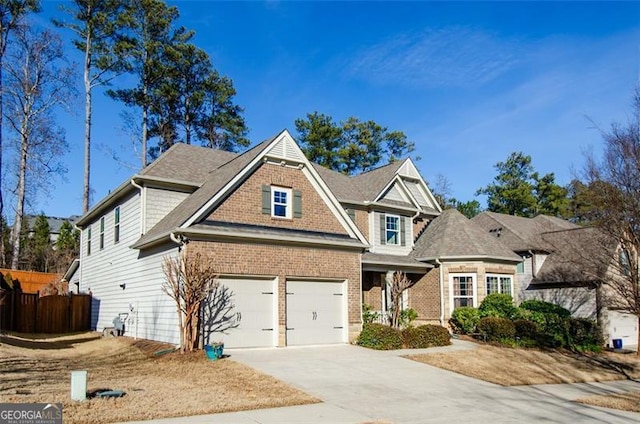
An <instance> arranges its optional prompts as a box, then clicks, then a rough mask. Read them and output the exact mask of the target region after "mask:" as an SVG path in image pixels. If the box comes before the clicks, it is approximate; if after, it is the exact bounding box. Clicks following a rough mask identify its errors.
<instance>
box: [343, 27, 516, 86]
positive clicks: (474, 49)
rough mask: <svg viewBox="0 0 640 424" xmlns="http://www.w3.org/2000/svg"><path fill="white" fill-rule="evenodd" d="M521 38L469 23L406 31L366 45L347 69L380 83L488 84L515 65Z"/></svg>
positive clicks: (356, 75)
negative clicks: (505, 36) (509, 37)
mask: <svg viewBox="0 0 640 424" xmlns="http://www.w3.org/2000/svg"><path fill="white" fill-rule="evenodd" d="M520 51H521V48H520V46H519V44H518V43H517V42H515V41H513V40H503V39H500V38H498V37H497V36H495V35H493V34H490V33H487V32H485V31H482V30H474V29H471V28H465V27H458V26H456V27H447V28H442V29H430V30H426V31H424V32H421V33H416V34H403V35H399V36H396V37H394V38H391V39H388V40H386V41H383V42H382V43H379V44H375V45H373V46H370V47H367V48H365V49H363V50H361V51H360V52H357V53H356V54H355V56H354V57H353V58H352V59H350V60H349V63H348V65H347V67H346V70H347V73H348V74H349V75H350V76H352V77H356V78H362V79H365V80H368V81H371V82H374V83H378V84H392V85H398V84H399V85H409V86H419V87H442V86H444V87H462V88H468V87H473V86H480V85H484V84H486V83H488V82H490V81H493V80H495V79H496V78H498V77H500V76H501V75H503V74H505V73H506V72H508V71H509V70H511V69H513V68H514V67H516V66H517V65H518V64H519V63H520V61H521V58H520V57H519V52H520Z"/></svg>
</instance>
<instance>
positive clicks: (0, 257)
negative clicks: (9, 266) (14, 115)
mask: <svg viewBox="0 0 640 424" xmlns="http://www.w3.org/2000/svg"><path fill="white" fill-rule="evenodd" d="M2 56H4V51H3V52H2ZM2 56H0V219H2V218H4V200H3V196H2V169H3V168H2V124H3V118H4V115H3V113H4V112H3V109H2V103H3V99H2V98H3V85H2V65H3V63H2V62H3V60H2ZM5 259H6V258H5V252H4V231H2V228H0V267H2V268H4V267H5V265H6V264H5Z"/></svg>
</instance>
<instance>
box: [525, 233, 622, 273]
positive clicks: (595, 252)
mask: <svg viewBox="0 0 640 424" xmlns="http://www.w3.org/2000/svg"><path fill="white" fill-rule="evenodd" d="M541 237H542V238H543V239H544V240H545V242H547V243H548V244H549V245H550V246H551V247H552V249H553V252H552V253H551V254H550V255H549V256H548V257H547V258H546V259H545V261H544V263H543V264H542V267H541V268H540V270H539V271H538V273H537V274H536V276H535V278H534V279H533V281H532V283H533V284H534V285H541V284H543V285H552V284H564V285H566V284H569V285H572V284H573V285H582V284H588V283H597V282H600V281H602V280H603V279H604V278H605V276H606V274H607V270H608V269H609V265H610V264H611V261H613V260H614V259H615V255H614V253H615V250H616V247H617V243H616V242H615V240H613V239H612V238H611V237H608V236H606V235H604V234H603V233H602V232H601V231H599V230H598V229H596V228H591V227H578V228H572V229H567V230H560V231H552V232H547V233H543V234H542V235H541Z"/></svg>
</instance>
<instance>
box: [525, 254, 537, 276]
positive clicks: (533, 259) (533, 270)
mask: <svg viewBox="0 0 640 424" xmlns="http://www.w3.org/2000/svg"><path fill="white" fill-rule="evenodd" d="M527 253H528V254H530V255H531V276H532V277H533V278H536V274H537V271H536V257H535V255H534V254H533V252H532V251H531V250H527Z"/></svg>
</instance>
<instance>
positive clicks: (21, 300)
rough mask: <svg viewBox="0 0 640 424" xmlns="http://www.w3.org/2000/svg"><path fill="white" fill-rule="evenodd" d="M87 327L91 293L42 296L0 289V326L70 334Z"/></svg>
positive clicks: (26, 331) (89, 315)
mask: <svg viewBox="0 0 640 424" xmlns="http://www.w3.org/2000/svg"><path fill="white" fill-rule="evenodd" d="M90 327H91V295H88V294H75V295H69V296H57V295H54V296H44V297H38V295H37V294H30V293H18V292H14V291H11V292H4V293H3V292H2V291H0V329H2V330H6V331H16V332H19V333H49V334H54V333H71V332H76V331H87V330H89V329H90Z"/></svg>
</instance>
